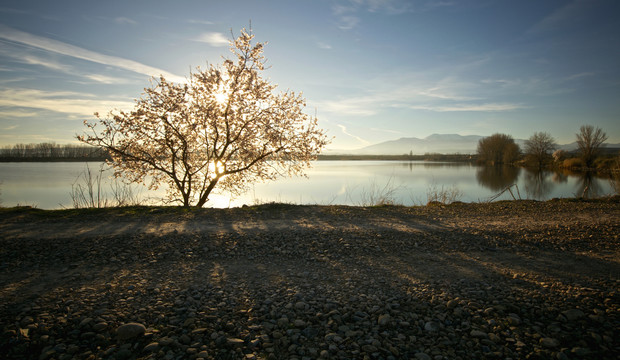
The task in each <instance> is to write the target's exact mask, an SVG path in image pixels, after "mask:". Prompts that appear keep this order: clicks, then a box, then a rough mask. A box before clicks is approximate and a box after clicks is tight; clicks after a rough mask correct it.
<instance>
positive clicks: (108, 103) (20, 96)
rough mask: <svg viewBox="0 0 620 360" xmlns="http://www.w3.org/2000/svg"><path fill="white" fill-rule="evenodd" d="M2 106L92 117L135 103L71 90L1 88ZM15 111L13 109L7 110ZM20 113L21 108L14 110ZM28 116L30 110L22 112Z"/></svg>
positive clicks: (129, 107) (131, 105)
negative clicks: (51, 90)
mask: <svg viewBox="0 0 620 360" xmlns="http://www.w3.org/2000/svg"><path fill="white" fill-rule="evenodd" d="M0 106H2V107H9V108H14V107H17V108H29V109H40V110H47V111H53V112H58V113H65V114H74V115H79V116H88V117H92V116H93V113H94V112H101V113H107V112H108V111H110V110H112V109H114V108H119V109H124V110H128V109H131V108H133V106H134V103H133V102H129V101H126V100H120V101H119V100H102V99H100V98H98V97H96V96H95V95H90V94H83V93H76V92H70V91H60V92H50V91H42V90H35V89H6V90H0ZM7 111H13V110H7ZM14 111H17V113H19V112H20V111H21V110H14ZM22 113H23V114H24V116H22V117H26V114H28V112H25V111H23V112H22Z"/></svg>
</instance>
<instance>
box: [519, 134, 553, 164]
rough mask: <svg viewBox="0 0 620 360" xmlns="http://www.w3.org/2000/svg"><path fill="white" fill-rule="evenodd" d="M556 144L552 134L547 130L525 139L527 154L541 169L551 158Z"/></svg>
mask: <svg viewBox="0 0 620 360" xmlns="http://www.w3.org/2000/svg"><path fill="white" fill-rule="evenodd" d="M556 146H557V145H556V144H555V140H554V139H553V137H552V136H551V135H549V134H548V133H546V132H536V133H534V135H532V136H530V138H529V139H527V140H526V141H525V155H526V157H527V159H528V160H529V161H531V162H532V163H534V164H536V166H538V168H539V169H540V168H542V167H543V165H544V164H545V163H546V162H547V161H548V160H549V159H551V152H552V151H553V150H554V149H555V148H556Z"/></svg>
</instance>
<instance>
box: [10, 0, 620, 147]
mask: <svg viewBox="0 0 620 360" xmlns="http://www.w3.org/2000/svg"><path fill="white" fill-rule="evenodd" d="M250 21H251V24H252V28H253V31H254V33H255V35H256V40H258V41H261V42H264V41H266V42H268V45H267V47H266V49H265V55H266V57H267V58H268V64H269V65H270V66H271V68H270V69H269V70H268V71H266V72H265V73H264V76H265V77H266V78H268V79H270V80H271V81H272V82H274V83H276V84H278V85H279V89H280V90H287V89H290V90H294V91H303V93H304V96H305V97H306V99H307V105H308V107H307V112H308V113H309V114H314V113H315V111H316V114H317V115H318V117H319V122H320V125H321V126H322V127H324V128H326V129H327V130H328V134H329V135H330V136H333V137H334V139H333V142H332V144H331V145H330V148H332V149H354V148H359V147H363V146H366V145H370V144H374V143H378V142H381V141H386V140H392V139H396V138H400V137H426V136H428V135H431V134H433V133H458V134H461V135H470V134H477V135H491V134H493V133H496V132H502V133H507V134H510V135H512V136H513V137H515V138H528V137H529V136H531V135H532V134H533V133H534V132H536V131H546V132H549V133H550V134H551V135H552V136H554V137H555V138H556V140H557V141H558V142H559V143H569V142H572V141H574V138H575V133H576V132H577V131H578V129H579V127H580V126H581V125H584V124H591V125H594V126H598V127H601V128H602V129H603V130H604V131H606V133H607V134H608V136H609V142H613V143H617V142H620V66H619V65H618V64H620V2H618V1H616V0H601V1H598V0H574V1H571V0H564V1H560V0H540V1H516V0H515V1H507V0H471V1H468V0H453V1H450V0H420V1H416V0H410V1H404V0H403V1H401V0H313V1H302V0H286V1H285V0H279V1H268V0H265V1H249V0H242V1H209V0H203V1H197V0H196V1H182V0H181V1H174V2H173V1H162V0H148V1H147V0H142V1H138V0H136V1H127V0H123V1H115V0H112V1H90V0H79V1H61V0H60V1H44V0H40V1H29V0H19V1H11V0H3V1H2V3H1V4H0V145H6V144H14V143H31V142H35V143H37V142H44V141H54V142H56V143H69V142H74V141H75V134H77V133H80V132H81V131H82V130H83V125H82V122H83V120H85V119H92V113H94V112H96V111H97V112H101V113H107V112H108V111H109V110H111V109H113V108H122V109H129V108H131V107H132V104H133V100H134V99H135V98H137V97H139V96H140V94H141V93H142V90H143V88H144V87H147V86H149V78H150V76H153V75H159V74H163V75H164V76H165V77H166V78H168V79H169V80H177V81H183V79H185V77H186V76H187V75H188V73H189V71H190V69H193V68H195V67H196V66H205V65H206V64H207V63H212V64H213V63H215V64H217V63H221V62H222V56H228V55H229V51H228V47H227V46H228V44H227V40H229V39H231V38H232V35H231V30H232V32H233V33H235V34H238V33H239V30H240V29H241V28H243V27H248V26H249V23H250Z"/></svg>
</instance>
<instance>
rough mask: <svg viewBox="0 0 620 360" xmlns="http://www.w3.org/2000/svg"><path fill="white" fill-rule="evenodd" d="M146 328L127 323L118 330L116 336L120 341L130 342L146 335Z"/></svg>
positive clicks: (137, 324)
mask: <svg viewBox="0 0 620 360" xmlns="http://www.w3.org/2000/svg"><path fill="white" fill-rule="evenodd" d="M145 331H146V328H145V327H144V325H142V324H139V323H127V324H124V325H121V326H119V327H118V328H117V329H116V336H117V337H118V339H119V340H129V339H133V338H136V337H138V336H140V335H144V333H145Z"/></svg>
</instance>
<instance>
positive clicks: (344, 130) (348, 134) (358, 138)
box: [336, 124, 370, 145]
mask: <svg viewBox="0 0 620 360" xmlns="http://www.w3.org/2000/svg"><path fill="white" fill-rule="evenodd" d="M336 125H337V126H338V127H339V128H340V131H342V133H343V134H345V135H347V136H349V137H352V138H354V139H355V140H357V141H359V142H361V143H363V144H365V145H369V144H370V141H368V140H365V139H362V138H361V137H359V136H357V135H353V134H351V133H350V132H348V131H347V127H346V126H344V125H342V124H336Z"/></svg>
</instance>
